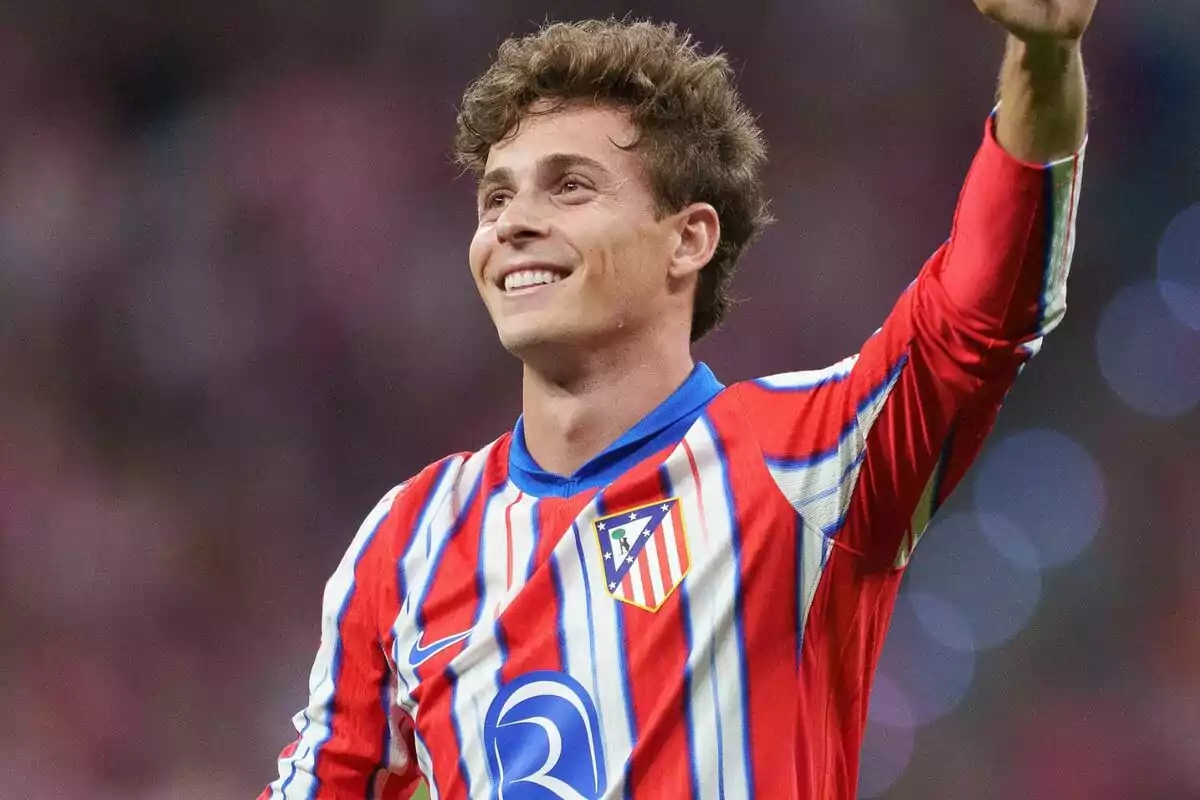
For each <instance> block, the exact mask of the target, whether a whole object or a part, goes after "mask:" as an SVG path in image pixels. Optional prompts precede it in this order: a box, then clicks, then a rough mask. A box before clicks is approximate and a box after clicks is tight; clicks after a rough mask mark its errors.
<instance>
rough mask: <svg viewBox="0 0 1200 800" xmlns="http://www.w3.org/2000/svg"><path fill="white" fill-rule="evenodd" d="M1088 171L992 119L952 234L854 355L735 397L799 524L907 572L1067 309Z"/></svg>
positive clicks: (746, 386)
mask: <svg viewBox="0 0 1200 800" xmlns="http://www.w3.org/2000/svg"><path fill="white" fill-rule="evenodd" d="M1082 165H1083V150H1082V148H1081V150H1080V152H1079V153H1077V154H1076V155H1074V156H1071V157H1069V158H1066V159H1063V160H1061V161H1057V162H1054V163H1052V164H1047V165H1033V164H1026V163H1022V162H1020V161H1018V160H1016V159H1014V158H1013V157H1011V156H1010V155H1008V154H1007V153H1006V152H1005V151H1004V150H1003V149H1002V148H1001V147H1000V145H999V144H998V143H997V142H996V140H995V138H994V133H993V129H992V119H991V118H989V120H988V125H987V127H986V130H985V135H984V141H983V143H982V145H981V147H980V149H979V151H978V152H977V154H976V156H975V159H974V161H973V162H972V165H971V168H970V171H969V172H968V175H967V178H966V181H965V184H964V186H963V189H962V192H961V194H960V196H959V201H958V205H957V208H956V211H955V215H954V222H953V225H952V228H951V235H950V238H949V239H948V240H947V241H946V243H945V244H944V245H943V246H942V247H941V248H939V249H938V250H937V252H936V253H934V255H933V256H932V257H931V258H930V259H929V261H927V262H926V264H925V265H924V267H923V268H922V269H921V271H920V273H919V274H918V276H917V278H916V280H915V281H914V282H913V283H912V284H911V285H910V286H909V287H908V289H907V290H906V291H905V292H904V294H903V295H902V296H901V298H900V300H899V302H898V303H897V304H896V306H895V308H894V309H893V310H892V312H891V313H890V314H889V316H888V317H887V319H886V321H885V322H884V324H883V326H882V327H881V328H880V329H879V330H878V331H876V333H875V334H874V335H873V336H871V337H870V339H868V340H867V342H866V343H865V344H864V345H863V347H862V349H861V351H860V352H859V353H858V355H856V356H853V357H851V358H848V359H846V360H844V361H842V362H840V363H838V364H835V365H834V366H832V367H830V368H828V369H824V370H818V371H809V372H793V373H786V374H782V375H775V376H771V377H768V378H763V379H760V380H757V381H751V382H746V383H741V384H737V385H735V387H734V388H735V390H736V391H737V392H738V396H739V398H740V400H741V402H742V404H743V407H744V409H745V411H746V413H747V415H748V417H749V419H750V421H751V425H752V426H753V428H754V430H755V433H756V435H757V436H758V439H759V444H760V446H761V448H762V451H763V456H764V458H765V460H766V462H767V466H768V468H769V469H770V471H771V474H772V477H773V478H774V479H775V482H776V483H777V485H778V486H779V488H780V489H781V490H782V492H783V493H784V495H786V497H787V499H788V501H789V502H790V503H791V504H792V506H793V507H794V508H795V509H796V511H797V513H798V514H799V515H800V516H801V518H802V519H803V521H804V524H805V527H806V528H808V529H812V530H813V531H815V532H819V534H820V535H821V536H822V537H823V538H824V540H826V541H828V542H829V543H830V544H831V545H832V546H840V547H843V548H846V549H849V550H851V551H853V552H855V553H858V554H859V555H862V556H864V557H866V558H867V559H869V560H870V561H871V562H872V563H874V564H876V565H878V566H881V567H882V566H888V567H891V566H895V567H902V566H904V565H905V564H907V562H908V559H909V556H910V555H911V553H912V550H913V548H914V547H915V546H916V543H917V540H918V539H919V537H920V535H921V533H922V532H923V531H924V529H925V526H926V525H927V524H928V522H929V519H930V517H931V516H932V515H933V513H934V512H935V511H936V510H937V508H938V506H939V505H940V504H941V503H942V502H943V501H944V500H945V499H946V497H947V495H948V494H949V493H950V491H951V490H952V489H953V488H954V486H955V485H956V484H957V483H958V481H959V480H960V479H961V478H962V476H963V474H964V472H965V471H966V469H967V467H968V466H969V465H970V463H971V462H972V461H973V460H974V458H975V456H976V455H977V453H978V452H979V449H980V447H981V444H982V442H983V439H984V437H985V436H986V434H987V433H988V432H989V430H990V429H991V427H992V424H993V422H994V420H995V417H996V413H997V412H998V411H999V408H1000V404H1001V402H1002V401H1003V399H1004V396H1005V394H1006V393H1007V392H1008V390H1009V388H1010V387H1011V385H1012V383H1013V381H1014V380H1015V379H1016V377H1017V375H1018V374H1019V372H1020V371H1021V369H1022V368H1023V366H1024V364H1025V363H1026V362H1027V361H1028V359H1029V358H1031V357H1032V356H1033V355H1034V354H1036V353H1037V351H1038V349H1039V348H1040V347H1041V343H1042V339H1043V337H1044V336H1045V335H1046V334H1047V333H1049V332H1050V331H1051V330H1052V329H1053V328H1054V327H1055V326H1056V325H1057V324H1058V323H1059V321H1060V320H1061V319H1062V316H1063V314H1064V312H1065V310H1066V279H1067V272H1068V268H1069V266H1070V263H1071V257H1072V253H1073V249H1074V227H1075V208H1076V203H1077V200H1078V195H1079V185H1080V176H1081V169H1082Z"/></svg>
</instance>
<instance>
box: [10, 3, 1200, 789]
mask: <svg viewBox="0 0 1200 800" xmlns="http://www.w3.org/2000/svg"><path fill="white" fill-rule="evenodd" d="M629 11H632V12H634V13H635V14H637V15H649V16H653V17H655V18H658V19H673V20H676V21H678V22H679V23H680V24H681V25H682V26H684V27H686V28H688V29H690V30H692V31H693V32H694V33H695V34H696V35H697V37H698V38H699V39H700V40H701V41H702V42H703V43H704V44H705V46H706V47H713V46H719V47H720V48H721V49H723V50H725V51H726V52H728V53H729V54H730V56H731V57H732V59H733V60H734V62H735V64H736V66H737V70H738V74H739V83H740V86H741V87H742V90H743V92H744V94H745V96H746V99H747V101H748V102H749V104H750V105H751V106H752V107H753V108H754V109H756V110H757V111H758V112H759V113H760V114H761V123H762V125H763V127H764V129H765V132H766V136H767V139H768V142H769V144H770V146H771V166H770V168H769V171H768V175H767V180H768V185H769V189H770V194H771V196H772V197H773V198H774V206H773V208H774V212H775V214H776V216H777V217H778V218H779V220H780V222H779V223H778V224H777V225H776V226H775V227H773V228H772V229H771V230H770V231H769V232H768V234H767V235H766V236H765V238H764V239H763V240H762V241H761V242H760V243H759V244H758V245H756V247H755V249H753V251H752V252H751V253H750V254H749V256H748V257H747V259H746V261H745V262H744V264H743V266H742V271H741V274H740V276H739V278H738V281H737V283H736V288H737V293H738V294H739V296H740V297H742V298H743V299H744V302H743V303H742V305H741V306H740V307H739V308H737V309H736V310H735V312H734V314H733V315H732V317H731V319H730V321H729V322H728V324H727V325H726V327H725V330H724V331H722V332H719V333H718V334H716V335H714V336H712V337H710V339H709V340H706V341H705V342H704V343H703V344H702V345H701V347H700V348H699V356H700V357H701V358H703V359H704V360H705V361H707V362H708V363H709V364H710V365H712V366H713V368H714V369H715V370H716V372H717V374H718V375H719V376H720V377H721V378H722V379H723V380H724V381H725V382H727V383H728V382H732V381H734V380H739V379H743V378H748V377H752V376H756V375H761V374H767V373H772V372H782V371H787V370H792V369H802V368H816V367H821V366H824V365H826V364H829V363H832V362H833V361H835V360H837V359H839V358H841V357H842V356H844V355H847V354H848V353H851V352H854V351H855V350H856V349H857V348H858V346H859V344H860V343H861V341H862V340H863V339H864V338H865V337H866V336H868V335H869V334H870V333H871V332H872V331H873V330H874V328H875V327H876V326H877V325H878V324H879V322H880V321H881V320H882V319H883V317H884V315H885V314H886V313H887V311H888V310H889V308H890V307H891V305H892V303H893V302H894V300H895V298H896V297H897V296H898V294H899V293H900V291H901V290H902V289H903V288H904V286H905V285H907V283H908V282H909V281H910V280H911V279H912V278H913V276H914V274H915V272H916V270H917V269H918V268H919V266H920V264H921V263H922V262H923V261H924V259H925V258H926V257H927V256H928V255H929V253H931V252H932V251H933V250H934V249H935V248H936V247H937V246H938V245H939V244H940V242H941V241H942V240H943V239H944V238H945V236H946V235H947V232H948V230H949V224H950V220H951V215H952V213H953V208H954V202H955V198H956V194H957V191H958V189H959V186H960V183H961V180H962V177H963V175H964V174H965V172H966V169H967V167H968V165H969V163H970V158H971V156H972V154H973V151H974V149H975V147H976V146H977V145H978V143H979V140H980V136H981V133H982V130H983V123H984V120H985V118H986V115H987V113H988V111H989V110H990V108H991V104H992V98H993V92H994V84H995V73H996V70H997V67H998V65H999V62H1000V56H1001V52H1002V43H1003V36H1002V33H1001V32H1000V31H999V30H998V29H994V28H992V27H990V26H989V25H988V23H986V22H985V21H984V20H983V19H982V18H980V17H979V15H978V14H977V12H976V11H975V9H974V7H973V5H972V4H971V3H970V2H967V1H966V0H963V2H954V3H948V2H935V1H934V0H913V2H907V3H890V4H888V3H865V2H861V0H813V2H808V3H795V2H780V1H778V0H775V1H774V2H762V3H758V4H749V5H747V4H730V3H716V2H701V3H695V2H693V3H686V4H685V3H681V2H672V1H670V0H661V2H642V3H638V4H637V5H636V6H634V7H632V8H629V7H625V6H618V5H615V4H611V3H599V2H593V3H588V2H564V3H555V4H550V3H547V2H532V0H516V1H514V2H506V3H481V2H474V1H472V0H446V1H445V2H437V3H435V2H421V3H416V2H409V3H403V2H386V3H385V2H349V3H345V4H340V5H334V4H315V3H283V2H275V1H273V0H246V1H245V2H230V0H218V2H209V3H206V4H203V5H164V4H154V3H148V2H132V1H129V0H109V2H94V1H85V2H69V3H68V2H64V1H63V0H52V1H50V2H39V3H32V2H25V3H10V4H6V5H5V6H4V8H3V9H0V119H3V120H4V124H3V125H0V367H2V370H0V686H3V687H4V689H5V695H6V701H5V707H6V708H8V712H7V713H8V714H9V717H8V722H7V724H5V725H4V726H2V728H0V731H2V732H0V798H5V799H7V798H60V797H71V798H98V799H104V800H107V799H108V798H156V800H163V799H170V798H189V799H190V798H209V799H211V800H218V799H220V798H237V797H252V796H254V795H255V794H257V792H258V791H259V789H261V787H262V786H263V785H265V784H266V783H267V782H268V781H269V780H270V779H271V777H272V776H273V773H274V758H275V755H276V753H278V751H279V749H280V748H281V747H282V746H283V745H284V744H286V743H287V742H288V741H289V740H290V739H291V738H292V735H293V731H292V729H291V728H290V725H289V720H290V717H291V715H292V714H293V713H294V712H295V711H296V710H297V709H299V708H300V707H301V705H302V704H303V703H304V700H305V694H306V691H305V690H306V685H307V674H308V668H309V664H310V662H311V659H312V657H313V655H314V653H315V650H316V646H317V642H318V636H319V631H318V622H319V606H320V599H321V590H322V586H323V583H324V581H325V579H326V578H327V577H328V575H329V574H330V573H331V572H332V570H333V568H334V567H335V565H336V563H337V560H338V559H339V557H340V555H341V553H342V552H343V550H344V548H345V547H346V546H347V544H348V543H349V540H350V538H351V536H352V534H353V531H354V529H355V528H356V526H357V524H358V521H359V519H360V518H361V517H362V516H363V515H364V514H365V513H366V512H367V511H368V510H369V509H370V507H371V506H372V504H373V503H374V502H375V501H376V500H377V499H378V498H379V497H380V496H382V494H383V493H384V492H385V491H386V490H387V489H388V488H389V487H391V486H392V485H394V484H396V483H398V482H399V481H400V480H402V479H404V478H405V477H407V476H408V475H410V474H411V473H413V472H414V471H416V470H417V469H419V468H420V467H421V466H423V465H424V464H426V463H428V462H429V461H432V460H434V459H436V458H438V457H440V456H442V455H444V454H446V453H448V452H451V451H457V450H468V449H476V448H478V447H480V446H482V445H483V444H485V443H486V442H488V441H490V440H491V439H492V438H494V437H495V436H497V435H499V434H500V433H501V432H502V431H503V430H505V429H506V428H508V427H510V426H511V425H512V423H513V421H514V420H515V418H516V416H517V414H518V413H519V410H520V409H519V364H518V363H517V362H516V361H514V360H512V359H511V358H510V357H509V356H507V354H505V353H504V352H503V351H502V350H501V349H500V347H499V346H498V344H497V343H496V342H495V341H494V337H493V333H492V329H491V326H490V322H489V321H488V319H487V316H486V313H485V312H484V309H483V307H482V304H481V303H480V302H479V301H478V299H477V297H476V296H475V293H474V289H473V287H472V285H471V282H470V280H469V277H468V274H467V268H466V247H467V242H468V240H469V237H470V235H471V232H472V229H473V227H474V224H475V221H474V209H473V200H472V194H473V187H472V185H471V182H470V180H469V178H466V177H462V176H459V175H458V172H457V169H456V168H455V167H454V166H453V164H452V163H451V161H450V158H449V155H448V152H449V147H450V140H451V137H452V135H453V128H454V113H455V108H456V104H457V102H458V100H459V98H460V96H461V92H462V89H463V88H464V86H465V85H466V83H467V82H468V81H469V80H470V79H471V78H472V77H474V76H475V75H476V74H478V73H479V72H480V71H482V70H483V69H484V68H485V67H486V65H487V63H488V60H489V58H490V56H491V55H492V53H494V51H495V48H496V46H497V45H498V44H499V43H500V41H501V40H502V39H503V38H504V37H505V36H506V35H508V34H510V33H524V32H528V31H531V30H533V29H534V28H535V27H536V25H537V24H538V23H539V22H541V21H543V20H545V19H548V18H553V19H567V18H578V17H584V16H607V15H608V14H611V13H617V14H624V13H626V12H629ZM1085 56H1086V59H1087V63H1088V67H1089V70H1090V79H1091V85H1092V93H1093V120H1094V121H1093V125H1092V129H1091V141H1090V145H1089V150H1088V166H1087V170H1086V175H1085V179H1084V193H1085V194H1084V198H1083V203H1082V208H1081V210H1080V214H1079V221H1078V227H1079V238H1078V246H1077V250H1076V255H1075V262H1074V270H1073V275H1072V281H1071V293H1070V302H1069V305H1070V309H1069V312H1068V314H1067V318H1066V320H1065V322H1064V323H1063V325H1062V327H1061V328H1060V330H1058V331H1057V332H1055V333H1054V334H1053V335H1052V336H1051V337H1049V339H1048V340H1047V343H1046V347H1045V349H1044V351H1043V352H1042V354H1041V355H1039V356H1038V358H1037V359H1036V360H1035V361H1034V362H1033V364H1032V365H1031V366H1030V367H1029V369H1028V370H1027V371H1026V373H1025V374H1024V375H1023V377H1022V379H1021V381H1020V382H1019V384H1018V387H1017V389H1016V390H1015V391H1014V392H1013V393H1012V395H1011V397H1010V399H1009V402H1008V407H1007V409H1006V410H1005V412H1004V413H1003V414H1002V415H1001V420H1000V424H999V426H998V428H997V431H996V432H995V434H994V436H993V439H992V440H991V445H990V447H989V448H988V450H986V451H985V454H984V456H983V459H982V461H983V463H981V464H979V465H978V466H977V468H976V470H975V471H974V472H973V474H972V476H971V477H970V478H969V479H968V480H967V482H966V483H965V484H964V486H963V487H962V488H961V489H960V490H959V491H958V493H957V495H956V496H955V498H954V500H953V501H952V503H951V504H950V505H949V506H948V507H947V508H946V509H944V510H943V512H942V517H943V519H942V520H941V521H939V522H937V523H935V525H934V526H933V528H932V529H931V531H930V533H929V534H928V535H927V536H926V538H925V539H924V540H923V543H922V545H921V548H919V549H918V551H917V555H916V558H915V560H914V563H913V566H912V567H911V569H910V575H909V577H908V579H907V585H906V588H905V590H904V592H903V593H902V596H901V598H900V601H899V603H898V606H897V612H896V619H895V623H894V626H893V631H892V634H891V638H890V639H889V642H888V647H887V651H886V653H885V657H884V663H883V664H882V665H881V672H880V681H879V689H878V690H877V692H876V695H875V697H874V699H873V702H872V711H871V723H872V725H871V730H870V733H869V735H868V739H867V743H866V748H865V752H864V767H863V787H862V791H863V796H864V797H867V796H872V797H884V798H889V799H890V800H901V799H906V798H943V797H944V798H1043V797H1044V798H1055V800H1068V799H1069V798H1076V797H1078V798H1089V800H1092V799H1095V798H1100V799H1102V800H1123V799H1124V798H1130V799H1131V800H1132V799H1133V798H1137V799H1138V800H1155V799H1158V798H1161V799H1162V800H1175V798H1196V797H1200V469H1198V468H1197V461H1198V459H1200V413H1197V410H1196V408H1197V404H1198V403H1200V205H1197V203H1200V166H1198V165H1200V9H1198V8H1197V6H1196V3H1195V0H1156V2H1145V3H1138V4H1134V3H1120V2H1116V1H1115V0H1100V8H1099V11H1098V13H1097V20H1096V23H1095V25H1094V27H1093V30H1092V32H1091V33H1090V34H1089V38H1088V40H1087V42H1086V46H1085Z"/></svg>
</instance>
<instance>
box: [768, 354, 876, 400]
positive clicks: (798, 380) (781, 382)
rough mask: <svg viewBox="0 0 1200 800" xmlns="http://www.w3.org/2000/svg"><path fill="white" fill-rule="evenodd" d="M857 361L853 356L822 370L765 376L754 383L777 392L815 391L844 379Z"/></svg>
mask: <svg viewBox="0 0 1200 800" xmlns="http://www.w3.org/2000/svg"><path fill="white" fill-rule="evenodd" d="M857 360H858V356H857V355H853V356H849V357H847V358H843V359H842V360H841V361H839V362H837V363H836V364H833V365H831V366H828V367H825V368H824V369H810V370H801V371H799V372H782V373H780V374H778V375H767V376H766V377H764V378H759V379H757V380H755V381H754V383H756V384H758V385H759V386H762V387H763V388H765V389H775V390H778V391H806V390H809V389H815V388H816V387H818V386H820V385H821V384H823V383H829V382H830V381H840V380H842V379H843V378H845V377H846V376H847V375H849V374H850V370H852V369H853V368H854V362H855V361H857Z"/></svg>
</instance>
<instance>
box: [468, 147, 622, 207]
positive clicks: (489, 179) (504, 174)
mask: <svg viewBox="0 0 1200 800" xmlns="http://www.w3.org/2000/svg"><path fill="white" fill-rule="evenodd" d="M572 167H587V168H589V169H594V170H596V171H598V172H602V173H604V174H605V175H607V174H608V167H606V166H604V165H603V164H601V163H600V162H599V161H597V160H596V159H594V158H590V157H588V156H585V155H583V154H582V153H551V154H550V155H547V156H542V157H541V158H540V159H538V162H537V171H538V172H566V171H567V170H568V169H571V168H572ZM512 182H513V172H512V170H511V169H509V168H508V167H497V168H496V169H492V170H488V171H487V172H485V173H484V175H483V177H482V178H480V179H479V187H478V190H477V194H478V195H479V197H480V198H482V197H483V195H484V194H485V193H487V192H488V191H489V190H491V189H492V188H494V187H496V186H503V185H505V184H510V183H512Z"/></svg>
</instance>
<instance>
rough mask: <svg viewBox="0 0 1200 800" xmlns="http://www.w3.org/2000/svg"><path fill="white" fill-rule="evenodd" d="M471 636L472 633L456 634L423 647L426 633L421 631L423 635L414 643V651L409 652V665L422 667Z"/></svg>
mask: <svg viewBox="0 0 1200 800" xmlns="http://www.w3.org/2000/svg"><path fill="white" fill-rule="evenodd" d="M470 635H471V632H470V631H463V632H462V633H454V634H451V635H449V636H446V637H444V638H442V639H438V640H437V641H436V642H430V643H429V644H427V645H425V646H424V647H422V646H421V639H422V637H424V636H425V631H421V635H420V636H418V637H417V640H416V641H415V642H413V645H412V649H411V650H409V651H408V663H409V664H411V665H412V666H414V667H417V666H420V665H421V664H424V663H425V662H426V661H428V660H429V659H431V658H433V657H434V656H436V655H437V654H438V653H440V652H442V651H443V650H445V649H446V648H447V647H450V646H451V645H456V644H458V643H459V642H461V641H462V640H463V639H466V638H467V637H468V636H470Z"/></svg>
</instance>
